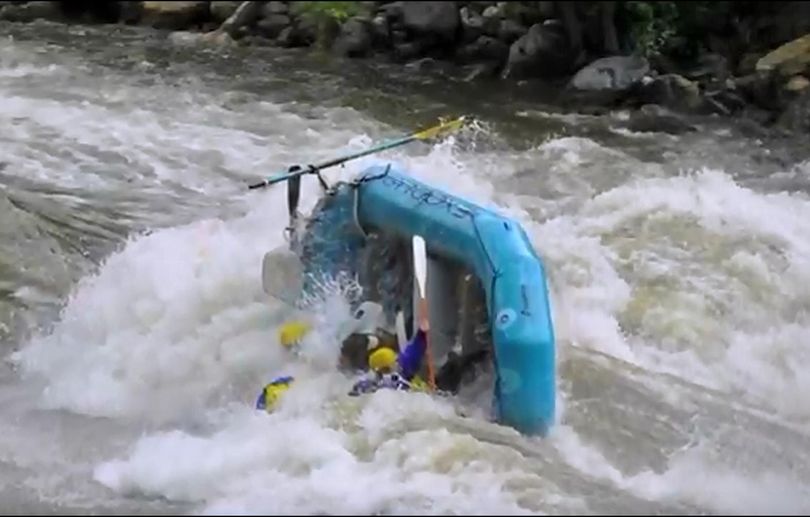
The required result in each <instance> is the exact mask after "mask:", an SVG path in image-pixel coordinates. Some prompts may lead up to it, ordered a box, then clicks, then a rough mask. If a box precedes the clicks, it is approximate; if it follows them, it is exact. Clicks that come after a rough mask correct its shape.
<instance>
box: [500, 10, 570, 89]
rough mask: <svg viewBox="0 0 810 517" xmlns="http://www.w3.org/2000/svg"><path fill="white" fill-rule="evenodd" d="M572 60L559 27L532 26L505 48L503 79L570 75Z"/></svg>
mask: <svg viewBox="0 0 810 517" xmlns="http://www.w3.org/2000/svg"><path fill="white" fill-rule="evenodd" d="M575 59H576V56H575V55H574V54H573V52H572V51H571V49H570V48H569V46H568V39H567V37H566V35H565V32H564V30H563V28H562V26H561V25H560V24H557V23H548V22H546V23H544V24H542V25H541V24H538V23H536V24H534V25H532V26H531V27H530V28H529V31H528V32H527V33H526V34H524V35H523V36H521V37H520V38H518V39H517V41H515V42H514V43H512V46H511V47H510V48H509V57H508V59H507V63H506V69H505V70H504V74H503V75H504V77H505V78H515V79H525V78H531V77H540V78H552V77H561V76H564V75H567V74H568V73H570V72H571V69H572V68H573V66H574V62H575Z"/></svg>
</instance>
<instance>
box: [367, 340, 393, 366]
mask: <svg viewBox="0 0 810 517" xmlns="http://www.w3.org/2000/svg"><path fill="white" fill-rule="evenodd" d="M396 363H397V353H396V352H394V351H393V350H391V349H390V348H388V347H385V346H383V347H380V348H378V349H377V350H375V351H373V352H371V354H370V355H369V356H368V366H369V368H371V369H372V370H374V371H377V372H379V371H381V370H393V369H394V366H396Z"/></svg>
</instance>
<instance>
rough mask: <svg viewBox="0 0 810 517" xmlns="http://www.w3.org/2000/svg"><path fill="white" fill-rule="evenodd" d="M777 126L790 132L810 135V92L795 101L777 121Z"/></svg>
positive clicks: (805, 92)
mask: <svg viewBox="0 0 810 517" xmlns="http://www.w3.org/2000/svg"><path fill="white" fill-rule="evenodd" d="M777 125H778V126H779V127H781V128H783V129H787V130H789V131H796V132H802V133H810V91H807V90H805V91H804V94H803V95H800V96H799V97H797V98H795V99H793V101H791V102H790V103H789V104H788V106H787V108H786V109H785V110H784V111H783V112H782V114H781V115H780V116H779V118H778V120H777Z"/></svg>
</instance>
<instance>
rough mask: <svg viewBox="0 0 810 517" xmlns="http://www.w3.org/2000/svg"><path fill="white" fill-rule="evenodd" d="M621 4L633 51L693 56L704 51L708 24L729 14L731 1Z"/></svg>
mask: <svg viewBox="0 0 810 517" xmlns="http://www.w3.org/2000/svg"><path fill="white" fill-rule="evenodd" d="M624 6H625V13H626V16H627V21H628V25H629V31H630V36H631V37H632V39H633V41H634V43H635V46H636V51H637V52H639V53H640V54H643V55H645V56H650V55H653V54H667V55H670V56H672V57H676V58H690V57H694V56H695V55H697V53H698V52H700V51H701V50H704V46H705V36H706V34H707V29H708V27H709V26H712V27H715V28H716V27H717V25H718V24H723V23H725V22H727V21H728V20H729V18H730V15H731V14H732V13H731V10H732V2H660V1H658V2H656V1H652V2H636V1H628V2H625V3H624Z"/></svg>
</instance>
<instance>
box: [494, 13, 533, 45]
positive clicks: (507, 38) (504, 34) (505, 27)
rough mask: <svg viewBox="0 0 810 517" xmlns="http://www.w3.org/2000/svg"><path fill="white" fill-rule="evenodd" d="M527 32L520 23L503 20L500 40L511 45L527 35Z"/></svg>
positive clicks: (499, 30)
mask: <svg viewBox="0 0 810 517" xmlns="http://www.w3.org/2000/svg"><path fill="white" fill-rule="evenodd" d="M527 31H528V29H527V28H526V27H524V26H523V25H521V23H520V22H518V21H515V20H512V19H511V18H507V19H505V20H501V23H500V26H499V27H498V39H499V40H501V41H504V42H506V43H507V44H508V45H511V44H512V43H514V42H515V41H517V40H518V38H520V37H521V36H523V35H524V34H526V32H527Z"/></svg>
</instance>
